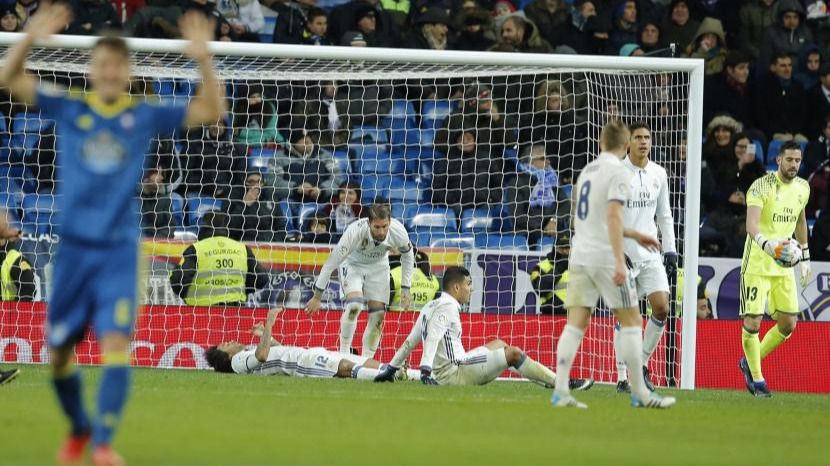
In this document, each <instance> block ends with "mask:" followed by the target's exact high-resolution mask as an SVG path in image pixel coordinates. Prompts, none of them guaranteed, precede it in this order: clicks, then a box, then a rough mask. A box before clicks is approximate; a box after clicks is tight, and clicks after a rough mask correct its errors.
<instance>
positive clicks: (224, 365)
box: [205, 345, 233, 373]
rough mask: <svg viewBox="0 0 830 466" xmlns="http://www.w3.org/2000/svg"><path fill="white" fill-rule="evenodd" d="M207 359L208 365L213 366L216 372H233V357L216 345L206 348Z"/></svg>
mask: <svg viewBox="0 0 830 466" xmlns="http://www.w3.org/2000/svg"><path fill="white" fill-rule="evenodd" d="M205 359H206V360H207V363H208V366H210V367H212V368H213V370H215V371H216V372H228V373H230V372H233V368H232V367H231V357H230V356H229V355H228V353H226V352H224V351H222V350H220V349H219V347H217V346H216V345H214V346H211V347H210V348H208V349H207V350H205Z"/></svg>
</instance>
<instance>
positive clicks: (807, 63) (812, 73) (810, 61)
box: [793, 44, 824, 91]
mask: <svg viewBox="0 0 830 466" xmlns="http://www.w3.org/2000/svg"><path fill="white" fill-rule="evenodd" d="M823 55H824V54H823V53H822V52H821V48H820V47H819V46H818V45H816V44H809V45H807V46H806V47H804V48H803V49H801V53H800V54H799V56H798V68H797V69H796V71H795V72H794V73H793V79H795V80H796V81H798V83H799V84H801V87H803V88H804V89H805V90H807V91H809V90H810V89H812V88H814V87H815V86H816V85H817V84H818V83H819V78H820V75H819V70H820V69H821V64H822V63H823V62H824V59H823Z"/></svg>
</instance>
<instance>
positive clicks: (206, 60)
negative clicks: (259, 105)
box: [179, 11, 225, 126]
mask: <svg viewBox="0 0 830 466" xmlns="http://www.w3.org/2000/svg"><path fill="white" fill-rule="evenodd" d="M215 27H216V25H215V21H214V20H213V19H210V18H208V17H206V16H205V15H203V14H201V13H197V12H195V11H191V12H189V13H187V14H186V15H184V16H183V17H182V18H181V20H180V21H179V29H181V31H182V37H183V38H185V39H186V40H189V41H190V44H188V46H187V49H186V50H185V52H186V53H187V55H188V56H190V58H192V59H193V60H194V61H195V62H196V63H197V64H198V65H199V73H201V75H202V84H201V85H200V86H199V90H198V91H197V92H196V95H195V96H194V97H193V99H192V100H191V101H190V105H188V107H187V115H186V117H185V125H187V126H198V125H201V124H210V123H215V122H216V121H218V120H219V118H221V116H222V114H223V113H225V92H224V89H223V87H222V85H221V84H220V83H219V80H218V79H217V78H216V72H215V71H214V70H213V59H212V57H211V55H210V51H209V50H208V41H210V40H211V39H212V38H213V33H214V31H215Z"/></svg>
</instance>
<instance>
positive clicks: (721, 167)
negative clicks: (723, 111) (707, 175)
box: [702, 115, 743, 173]
mask: <svg viewBox="0 0 830 466" xmlns="http://www.w3.org/2000/svg"><path fill="white" fill-rule="evenodd" d="M742 130H743V125H742V124H741V122H739V121H737V120H735V119H734V118H732V117H731V116H729V115H718V116H716V117H715V118H712V121H710V122H709V124H708V125H707V126H706V142H705V143H704V144H703V151H702V152H703V162H705V163H706V165H707V167H708V168H709V170H711V172H712V173H722V172H724V171H726V167H727V166H728V165H732V164H733V162H734V158H735V155H734V140H735V136H737V135H738V133H740V132H741V131H742Z"/></svg>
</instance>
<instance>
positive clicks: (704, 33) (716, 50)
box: [686, 18, 728, 76]
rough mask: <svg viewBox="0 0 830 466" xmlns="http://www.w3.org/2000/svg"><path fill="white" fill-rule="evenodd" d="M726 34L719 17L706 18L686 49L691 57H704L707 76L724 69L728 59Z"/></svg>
mask: <svg viewBox="0 0 830 466" xmlns="http://www.w3.org/2000/svg"><path fill="white" fill-rule="evenodd" d="M727 52H728V51H727V49H726V34H725V33H724V32H723V24H722V23H721V22H720V20H719V19H715V18H704V19H703V22H702V23H700V27H699V28H697V33H696V34H695V38H694V40H693V41H692V43H691V44H689V47H688V48H687V49H686V55H688V56H689V58H702V59H703V60H704V72H705V73H706V76H711V75H713V74H718V73H720V72H721V71H723V64H724V62H725V61H726V54H727Z"/></svg>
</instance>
